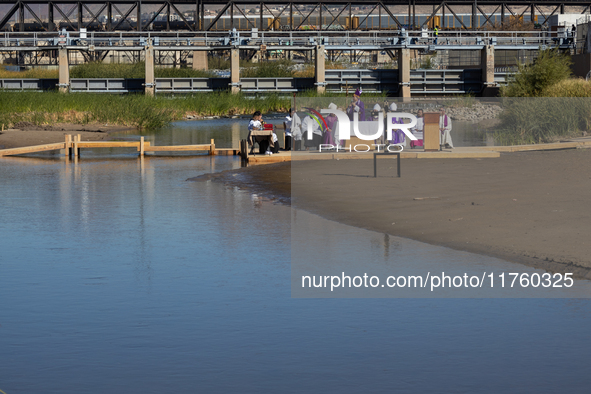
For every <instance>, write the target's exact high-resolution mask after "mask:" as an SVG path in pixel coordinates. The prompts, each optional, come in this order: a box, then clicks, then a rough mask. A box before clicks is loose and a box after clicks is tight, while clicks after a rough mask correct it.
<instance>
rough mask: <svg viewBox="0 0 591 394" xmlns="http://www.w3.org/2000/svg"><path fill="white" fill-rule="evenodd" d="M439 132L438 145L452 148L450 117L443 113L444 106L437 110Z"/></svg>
mask: <svg viewBox="0 0 591 394" xmlns="http://www.w3.org/2000/svg"><path fill="white" fill-rule="evenodd" d="M439 132H440V138H441V139H440V143H439V144H440V145H441V146H442V147H445V148H451V149H453V147H454V144H453V143H452V141H451V135H450V132H451V118H450V117H449V116H447V115H446V114H445V108H443V107H442V108H441V109H440V110H439Z"/></svg>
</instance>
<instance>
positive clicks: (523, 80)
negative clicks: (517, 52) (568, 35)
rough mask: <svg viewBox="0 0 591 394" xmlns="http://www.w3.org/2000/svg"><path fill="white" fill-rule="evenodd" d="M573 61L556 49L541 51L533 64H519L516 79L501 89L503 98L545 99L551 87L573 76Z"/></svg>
mask: <svg viewBox="0 0 591 394" xmlns="http://www.w3.org/2000/svg"><path fill="white" fill-rule="evenodd" d="M571 64H572V61H571V59H570V57H569V56H567V55H563V54H561V53H560V52H558V51H557V50H555V49H550V50H545V51H540V54H539V56H538V58H537V59H536V60H535V62H534V63H533V64H529V65H524V64H519V69H518V72H517V74H516V75H515V78H514V79H513V80H512V81H511V82H509V84H508V85H507V86H506V87H504V88H502V89H501V95H502V96H503V97H543V94H544V91H545V90H546V89H548V88H549V87H550V86H552V85H555V84H557V83H558V82H560V81H563V80H566V79H568V78H570V76H571V68H570V67H571Z"/></svg>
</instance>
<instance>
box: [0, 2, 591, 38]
mask: <svg viewBox="0 0 591 394" xmlns="http://www.w3.org/2000/svg"><path fill="white" fill-rule="evenodd" d="M425 6H427V7H428V9H429V11H427V14H426V16H425V17H422V18H419V15H421V14H423V15H424V13H425V11H419V13H417V7H422V8H423V9H424V8H425ZM214 8H215V9H217V10H218V11H217V14H216V15H213V16H211V17H210V16H206V9H208V10H210V9H214ZM394 9H397V10H398V11H397V12H396V13H395V12H394V11H393V10H394ZM466 9H468V10H469V11H468V12H469V14H470V18H469V20H470V22H469V23H467V21H466V19H465V18H463V17H460V15H459V14H460V12H465V10H466ZM567 9H568V11H569V12H570V13H580V14H589V13H590V11H591V2H590V1H589V0H568V1H563V0H539V1H527V0H504V1H503V0H419V1H417V0H382V1H375V0H357V1H354V2H350V1H349V2H347V1H343V0H324V1H321V2H318V1H313V0H300V1H298V2H285V1H280V0H265V1H263V2H260V1H259V2H256V1H252V0H250V1H249V0H237V1H228V0H172V1H162V0H137V1H131V0H111V1H104V0H103V1H100V0H91V1H83V2H82V1H77V0H58V1H55V2H54V1H46V0H22V1H14V0H0V10H1V11H4V15H2V14H3V13H0V15H2V16H0V18H1V19H0V30H4V31H6V30H9V28H10V29H11V30H13V31H20V32H24V31H26V30H39V31H55V30H57V29H58V28H66V29H69V30H80V29H82V28H86V29H89V30H102V31H118V30H127V31H130V30H133V31H137V32H141V31H146V30H174V29H176V30H187V31H213V30H216V29H219V24H218V22H219V21H220V20H221V19H222V18H224V19H229V23H228V25H226V24H224V26H223V29H225V30H227V29H228V28H229V29H233V28H239V29H245V30H250V29H252V28H257V29H258V30H260V31H268V30H278V29H279V28H281V29H284V30H291V31H294V30H301V29H302V28H304V27H308V28H310V26H312V28H313V29H315V30H331V29H332V30H334V29H339V30H351V31H355V30H364V29H368V28H369V25H368V24H367V23H366V21H367V19H368V18H370V17H375V16H378V23H377V25H373V23H372V26H371V28H372V29H375V30H382V29H383V28H386V26H387V27H388V28H390V26H393V27H394V28H395V29H401V28H403V27H406V28H409V27H422V28H426V27H431V28H432V27H434V25H437V24H438V25H439V27H440V28H442V29H446V28H448V27H450V26H448V25H449V24H450V22H449V21H452V22H453V26H455V27H457V28H460V29H463V30H478V29H481V28H483V27H485V26H492V25H495V24H496V23H495V21H496V20H498V19H500V21H501V24H503V23H505V22H506V21H509V20H512V19H513V20H514V19H521V20H524V18H525V19H526V20H529V21H532V22H533V21H536V20H538V19H537V17H538V16H540V17H541V20H542V23H545V21H547V19H548V18H549V17H550V16H552V15H556V14H564V13H565V12H566V11H567ZM400 10H403V11H402V12H403V15H404V18H402V17H401V13H400ZM497 15H499V16H500V18H498V19H497V18H496V16H497ZM383 17H384V18H385V19H384V18H383ZM177 18H178V20H174V19H177ZM401 19H403V20H401ZM13 20H14V22H12V23H11V21H13ZM27 21H29V22H27ZM239 21H243V22H244V24H243V25H240V24H239ZM456 22H457V23H456ZM239 25H240V26H239Z"/></svg>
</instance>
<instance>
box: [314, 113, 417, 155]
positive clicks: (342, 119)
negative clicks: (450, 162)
mask: <svg viewBox="0 0 591 394" xmlns="http://www.w3.org/2000/svg"><path fill="white" fill-rule="evenodd" d="M320 113H322V114H334V115H335V116H336V117H337V119H338V122H337V133H338V136H339V140H349V139H351V121H350V120H349V116H348V115H347V114H346V113H345V112H343V111H340V110H338V109H324V108H323V109H321V110H320ZM392 118H400V119H410V123H398V124H395V123H393V122H391V121H389V122H386V123H387V126H386V139H387V140H388V141H391V140H392V132H393V131H395V130H400V131H402V132H403V133H404V134H405V135H406V136H407V137H408V138H409V139H410V140H411V141H416V140H417V137H415V136H414V135H413V134H412V132H411V131H410V129H411V128H413V127H414V126H416V124H417V118H416V116H414V115H413V114H409V113H406V112H388V113H387V114H386V119H387V120H391V119H392ZM383 119H384V112H382V111H380V112H379V113H378V118H377V121H376V122H372V123H376V129H377V130H375V132H374V133H373V134H365V133H362V132H361V131H360V130H359V114H358V113H357V112H355V113H354V114H353V124H352V126H353V127H352V128H353V134H354V135H355V136H356V137H357V138H359V139H360V140H363V141H376V140H378V139H380V138H381V137H382V136H383V135H384V121H383ZM306 131H307V134H306V137H307V138H308V139H309V140H311V139H312V134H313V129H312V124H311V123H308V127H307V130H306ZM370 145H373V146H374V147H375V148H376V149H377V151H378V152H379V151H380V149H381V148H382V147H385V148H386V149H387V150H388V152H400V151H402V150H403V149H404V147H403V146H402V145H399V144H392V145H389V144H359V145H355V146H354V147H351V146H349V149H348V150H349V151H353V150H354V151H355V152H369V150H370V149H371V148H370ZM359 146H361V147H363V149H361V148H358V147H359ZM390 147H393V148H395V150H390ZM323 149H324V150H335V149H336V150H340V149H344V148H342V147H340V146H339V145H336V146H335V145H332V144H320V147H319V150H320V151H322V150H323Z"/></svg>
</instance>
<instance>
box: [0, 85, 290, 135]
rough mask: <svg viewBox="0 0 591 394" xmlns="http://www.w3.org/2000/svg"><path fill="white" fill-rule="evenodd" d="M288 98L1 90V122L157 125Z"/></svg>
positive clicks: (275, 106) (280, 103)
mask: <svg viewBox="0 0 591 394" xmlns="http://www.w3.org/2000/svg"><path fill="white" fill-rule="evenodd" d="M289 107H290V99H289V98H288V97H285V96H279V95H275V94H269V95H266V96H265V98H246V97H245V96H243V95H242V94H237V95H232V94H230V93H206V94H199V95H194V96H186V97H180V98H170V97H166V96H160V97H147V96H145V95H143V94H131V95H124V96H113V95H101V94H92V93H75V94H60V93H57V92H43V93H37V92H7V91H0V123H1V124H4V125H5V127H10V126H12V125H14V124H15V123H17V122H21V121H26V122H32V123H34V124H38V125H44V124H53V123H56V122H68V123H79V124H86V123H92V122H100V123H109V124H113V125H125V126H131V127H138V128H157V127H161V126H164V125H166V124H168V123H170V122H172V121H174V120H179V119H182V118H183V117H184V116H186V115H188V114H191V115H219V116H221V115H235V114H251V113H253V112H254V111H255V110H259V111H262V112H263V113H266V112H275V111H286V110H287V109H288V108H289Z"/></svg>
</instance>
